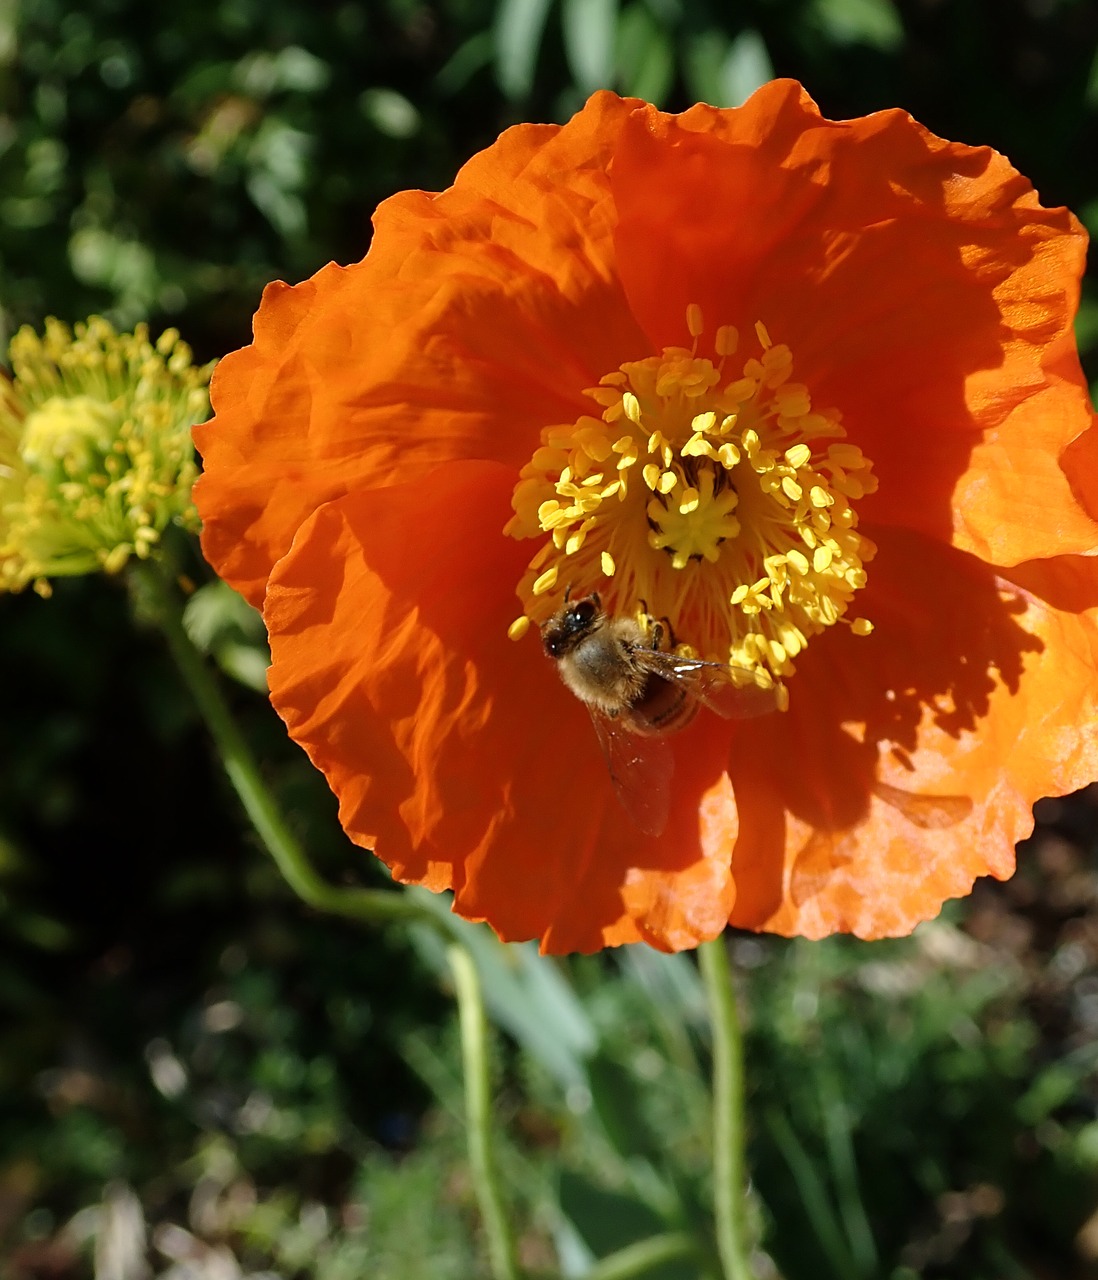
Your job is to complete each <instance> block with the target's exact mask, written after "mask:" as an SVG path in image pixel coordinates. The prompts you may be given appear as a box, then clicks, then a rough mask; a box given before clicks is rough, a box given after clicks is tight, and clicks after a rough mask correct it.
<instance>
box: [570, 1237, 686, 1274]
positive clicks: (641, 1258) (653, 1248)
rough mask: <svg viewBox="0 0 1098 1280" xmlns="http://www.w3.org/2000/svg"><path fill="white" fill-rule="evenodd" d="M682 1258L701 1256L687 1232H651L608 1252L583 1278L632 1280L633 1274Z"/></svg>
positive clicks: (643, 1272)
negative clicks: (652, 1234) (614, 1251)
mask: <svg viewBox="0 0 1098 1280" xmlns="http://www.w3.org/2000/svg"><path fill="white" fill-rule="evenodd" d="M683 1259H691V1260H693V1261H697V1260H698V1242H697V1241H696V1240H695V1239H694V1238H693V1236H689V1235H687V1234H686V1233H685V1232H681V1231H669V1232H667V1234H666V1235H660V1236H651V1237H649V1239H647V1240H639V1241H638V1242H637V1243H636V1244H631V1245H627V1246H626V1248H624V1249H619V1250H618V1251H617V1252H616V1253H610V1254H607V1255H606V1257H605V1258H600V1259H599V1260H598V1262H596V1263H595V1265H594V1266H593V1267H592V1268H591V1270H590V1271H588V1272H587V1273H586V1274H585V1275H584V1277H583V1280H633V1277H634V1276H643V1275H647V1274H648V1272H650V1271H654V1270H655V1269H656V1267H659V1266H662V1265H663V1264H664V1263H666V1262H680V1261H682V1260H683Z"/></svg>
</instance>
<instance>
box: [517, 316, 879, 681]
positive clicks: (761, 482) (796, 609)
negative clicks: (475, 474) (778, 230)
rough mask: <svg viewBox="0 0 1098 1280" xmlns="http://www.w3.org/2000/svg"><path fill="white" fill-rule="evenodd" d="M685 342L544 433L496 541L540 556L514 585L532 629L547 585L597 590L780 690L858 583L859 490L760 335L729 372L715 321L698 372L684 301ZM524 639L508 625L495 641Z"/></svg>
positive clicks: (576, 591)
mask: <svg viewBox="0 0 1098 1280" xmlns="http://www.w3.org/2000/svg"><path fill="white" fill-rule="evenodd" d="M686 330H687V332H688V333H689V334H690V336H691V338H692V339H693V344H692V346H691V347H690V348H689V349H687V348H683V347H669V348H666V349H665V350H664V351H663V352H662V354H661V355H659V356H650V357H648V358H646V359H643V360H637V361H632V362H629V363H626V364H623V365H622V366H621V367H620V368H619V369H617V370H615V371H614V372H612V373H609V374H607V375H606V376H605V377H604V378H603V379H602V381H601V382H600V383H599V385H598V386H597V387H593V388H591V389H590V390H589V391H588V392H587V394H588V395H589V396H590V397H591V399H592V400H594V401H595V403H596V404H597V405H598V407H599V410H600V412H599V415H598V416H597V417H596V416H594V415H590V416H588V415H584V416H582V417H580V418H579V419H577V421H575V422H572V423H567V424H564V425H560V426H552V427H549V428H547V429H546V430H545V431H544V432H543V434H542V441H541V447H540V448H538V449H537V451H536V452H535V453H534V456H533V457H532V458H531V460H530V462H529V463H528V464H527V465H526V466H525V467H524V468H523V469H522V472H521V476H520V479H519V482H518V484H517V485H516V487H515V492H514V495H513V499H512V505H513V509H514V516H513V517H512V519H511V520H510V522H509V523H508V525H507V530H506V531H507V533H508V534H510V535H511V536H512V537H515V538H529V539H532V540H535V541H537V542H538V543H539V546H538V549H537V550H536V551H535V552H534V554H533V556H532V558H531V561H530V566H529V569H528V571H527V573H526V575H525V576H524V578H523V580H522V581H521V582H520V583H519V586H518V595H519V599H520V600H521V602H522V618H526V619H529V621H531V622H535V623H542V622H544V621H545V620H546V619H547V618H548V617H550V616H551V615H552V613H553V612H555V611H556V610H557V609H559V608H560V606H561V603H562V600H563V591H562V589H561V588H562V587H563V586H564V584H567V585H568V587H569V590H570V592H571V597H572V598H576V597H578V596H581V595H584V594H587V593H589V592H592V591H598V592H599V593H600V595H601V597H602V601H603V604H604V606H605V607H606V608H607V609H608V610H609V611H610V612H611V613H612V614H630V615H631V614H634V613H636V612H637V610H638V609H639V608H643V609H645V610H646V611H647V612H648V613H650V614H651V615H652V616H653V617H658V618H666V619H668V620H669V621H670V623H671V626H672V629H673V631H674V634H675V635H676V637H678V639H679V640H680V641H681V642H683V644H684V646H686V647H688V648H689V649H690V650H692V651H693V652H695V653H697V654H699V655H701V656H704V657H707V658H709V659H711V660H714V661H721V662H727V663H729V664H730V665H731V666H733V667H735V668H738V669H747V670H748V671H750V672H752V673H754V675H755V677H756V678H757V679H759V680H762V681H764V682H766V681H770V680H779V679H781V678H783V677H785V676H788V675H790V674H792V672H793V670H794V659H795V658H796V656H797V655H798V654H799V653H801V652H802V651H803V650H804V648H805V646H806V645H807V644H808V642H809V640H810V639H811V637H812V636H813V635H815V634H817V633H819V632H820V631H822V630H823V629H824V628H826V627H830V626H832V625H833V624H834V623H836V622H838V621H840V619H843V620H846V619H845V618H844V615H845V614H846V613H847V610H848V608H849V606H850V603H851V600H852V598H853V596H854V594H855V592H857V591H858V590H859V589H860V588H861V587H862V586H863V585H864V584H865V580H866V573H865V564H866V562H867V561H868V560H870V559H871V558H872V556H873V554H874V551H875V548H874V546H873V544H872V543H871V542H870V541H869V540H868V539H867V538H866V537H865V536H864V535H863V534H861V533H859V532H858V527H857V526H858V521H857V516H856V514H855V511H854V506H853V504H854V503H855V502H856V501H857V499H859V498H861V497H862V496H863V495H864V494H867V493H871V492H872V491H873V490H874V489H875V488H876V480H875V478H874V477H873V475H872V472H871V469H870V463H869V462H868V461H867V460H866V459H865V458H864V457H863V456H862V453H861V450H860V449H858V448H857V447H856V446H854V445H852V444H849V443H846V442H845V440H844V436H845V433H844V431H843V428H842V426H841V424H840V420H839V415H838V413H837V412H836V411H834V410H830V411H821V410H818V409H815V408H814V407H813V405H812V400H811V395H810V392H809V389H808V388H807V387H806V386H804V385H803V384H802V383H798V382H794V381H793V378H792V373H793V355H792V352H791V351H790V350H789V348H788V347H787V346H784V345H781V344H775V343H773V342H772V340H771V338H770V335H769V333H768V332H767V330H766V328H765V326H764V325H762V324H761V323H758V324H756V325H755V337H756V340H757V343H758V348H757V351H756V353H755V354H753V355H750V356H749V357H748V358H747V359H746V360H745V361H744V362H743V364H742V365H740V366H739V367H738V368H734V367H729V366H730V365H731V364H732V359H731V358H732V357H733V355H734V354H735V352H736V348H737V346H738V335H737V331H736V330H735V329H734V328H733V327H732V326H731V325H722V326H721V327H720V328H719V329H718V330H717V334H716V338H715V341H714V343H713V356H712V358H711V357H708V356H705V355H702V354H700V353H699V350H698V348H699V345H700V340H701V338H702V336H703V333H704V327H703V318H702V315H701V310H700V308H698V307H697V306H695V305H692V306H691V307H690V308H688V311H687V317H686ZM850 625H851V628H852V630H853V631H854V633H855V634H858V635H865V634H867V633H868V632H869V631H870V630H871V629H872V627H871V624H870V623H869V622H868V621H867V620H865V619H861V618H859V619H856V620H854V621H853V622H851V623H850ZM527 629H528V627H527V625H526V624H524V623H523V622H522V620H521V618H520V619H519V620H517V622H516V624H513V625H512V627H511V629H510V632H509V634H511V635H512V637H513V638H516V639H517V638H519V636H520V635H521V634H524V633H525V631H526V630H527Z"/></svg>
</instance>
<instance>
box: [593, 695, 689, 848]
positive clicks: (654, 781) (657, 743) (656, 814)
mask: <svg viewBox="0 0 1098 1280" xmlns="http://www.w3.org/2000/svg"><path fill="white" fill-rule="evenodd" d="M588 710H589V711H590V713H591V723H592V724H593V725H594V726H595V736H596V737H597V738H598V740H599V746H600V747H602V754H603V755H604V756H605V757H606V764H607V767H608V768H609V770H610V780H611V782H613V784H614V791H615V793H616V795H617V797H618V800H619V801H620V802H621V806H622V808H623V809H624V810H625V812H626V813H627V814H628V815H629V817H630V819H631V820H632V822H633V825H634V826H635V827H637V829H638V830H639V831H642V832H643V833H644V834H645V835H646V836H658V835H662V834H663V830H664V828H665V827H666V826H667V818H668V815H669V813H670V811H671V774H672V773H673V772H674V769H675V756H674V753H673V752H672V750H671V747H670V746H669V745H668V743H667V741H666V739H664V738H658V737H647V736H645V735H642V734H639V733H632V732H631V731H630V730H629V729H627V728H626V727H625V726H624V725H623V724H622V723H621V721H620V720H615V719H614V718H613V717H612V716H608V715H606V714H605V712H602V711H600V710H599V709H598V708H597V707H591V706H589V707H588Z"/></svg>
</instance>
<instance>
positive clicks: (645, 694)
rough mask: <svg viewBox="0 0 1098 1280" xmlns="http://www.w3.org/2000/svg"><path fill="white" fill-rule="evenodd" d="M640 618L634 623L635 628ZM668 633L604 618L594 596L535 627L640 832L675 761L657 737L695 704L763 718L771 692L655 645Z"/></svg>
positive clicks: (672, 729)
mask: <svg viewBox="0 0 1098 1280" xmlns="http://www.w3.org/2000/svg"><path fill="white" fill-rule="evenodd" d="M642 618H643V622H642ZM665 639H670V636H669V629H668V628H665V627H664V626H663V624H662V623H660V622H658V621H656V620H655V619H653V618H648V617H645V616H644V615H641V617H637V618H630V617H611V616H610V615H609V614H608V613H607V612H606V611H605V610H604V609H603V607H602V601H601V600H600V599H599V596H598V595H597V594H593V595H589V596H584V597H583V598H582V599H580V600H573V601H569V600H568V597H567V595H566V596H565V603H564V607H563V608H562V609H560V611H559V612H557V613H555V614H554V615H553V616H552V617H551V618H550V619H549V621H548V622H546V623H545V624H544V625H543V626H542V628H541V641H542V645H543V646H544V648H545V652H546V654H548V656H549V657H550V658H552V659H553V660H554V661H555V662H556V664H557V670H558V671H559V672H560V677H561V679H562V680H563V681H564V683H565V685H566V686H567V687H568V688H569V689H570V690H571V691H572V693H574V694H575V695H576V697H577V698H579V700H580V701H581V702H582V703H583V704H584V705H585V706H586V707H587V710H588V711H589V712H590V713H591V722H592V723H593V724H594V726H595V734H596V736H597V737H598V740H599V745H600V746H601V747H602V753H603V755H604V756H605V757H606V763H607V765H608V767H609V769H610V778H611V780H612V781H613V784H614V790H615V792H616V793H617V797H618V799H619V800H620V801H621V804H622V807H623V808H624V809H625V811H626V813H627V814H628V815H629V817H630V818H631V819H632V821H633V823H634V824H635V825H636V826H637V827H638V828H639V829H640V830H641V831H642V832H644V834H645V835H649V836H658V835H660V834H661V832H662V831H663V829H664V827H665V826H666V825H667V818H668V813H669V811H670V804H671V785H670V784H671V774H672V772H673V771H674V767H675V757H674V753H673V752H672V750H671V747H670V744H669V743H668V741H667V739H668V738H669V737H670V736H671V735H672V734H675V733H678V732H679V731H680V730H681V729H685V728H686V726H687V725H688V724H689V723H690V722H691V721H692V720H693V719H694V717H695V716H696V715H697V713H698V710H699V708H700V707H708V708H709V710H711V711H714V712H716V714H717V715H719V716H722V717H724V718H725V719H740V718H744V717H747V716H756V715H765V714H766V713H767V712H769V711H773V710H774V709H775V708H776V707H777V706H778V698H779V690H778V688H777V687H776V686H770V687H764V686H762V685H760V684H758V683H754V676H753V675H751V673H749V672H746V671H745V672H744V673H743V675H744V678H745V680H746V681H747V683H744V684H737V682H736V679H735V676H734V675H733V673H732V670H731V669H730V668H729V667H728V666H726V665H725V664H724V663H720V662H702V661H701V660H700V659H698V658H686V657H683V656H682V655H681V654H678V653H675V652H673V651H672V650H668V649H665V648H663V647H661V646H662V645H663V642H664V640H665Z"/></svg>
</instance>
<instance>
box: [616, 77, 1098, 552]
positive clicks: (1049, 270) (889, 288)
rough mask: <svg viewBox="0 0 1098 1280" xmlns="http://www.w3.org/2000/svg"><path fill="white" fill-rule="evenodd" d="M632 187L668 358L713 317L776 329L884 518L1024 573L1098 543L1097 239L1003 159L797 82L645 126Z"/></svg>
mask: <svg viewBox="0 0 1098 1280" xmlns="http://www.w3.org/2000/svg"><path fill="white" fill-rule="evenodd" d="M611 185H612V188H613V192H614V197H615V200H616V203H617V208H618V216H619V226H618V230H617V233H616V237H615V239H616V244H617V248H618V270H619V272H620V273H621V276H622V280H623V283H624V286H625V289H626V293H627V295H628V297H629V300H630V303H631V305H632V306H633V308H634V311H635V312H636V314H637V316H638V318H639V320H640V322H641V324H642V325H643V326H644V328H645V331H646V333H647V334H648V336H649V338H650V340H651V342H652V344H653V345H654V346H655V347H656V348H659V347H660V346H662V345H664V344H669V343H673V342H676V341H679V342H681V340H682V334H681V320H680V317H681V316H682V314H683V313H684V310H685V308H686V306H687V304H688V303H692V302H693V303H698V304H699V305H700V306H701V308H702V311H703V314H704V315H705V317H706V322H707V324H708V325H710V326H712V327H714V328H715V327H716V326H717V325H719V324H724V323H733V324H736V325H738V326H739V327H740V328H741V329H743V328H745V327H749V326H751V325H752V324H754V323H755V321H757V320H761V321H763V323H765V324H766V325H767V327H768V329H769V331H770V334H771V336H772V337H773V339H774V341H776V342H786V343H788V344H789V345H790V347H791V348H792V350H793V352H794V354H795V359H796V367H797V376H798V378H800V379H802V380H803V381H805V382H806V383H807V385H808V386H809V387H810V388H811V390H812V394H813V397H814V400H815V401H816V403H818V404H825V405H833V406H835V407H837V408H838V409H839V410H840V411H841V412H842V414H843V420H844V423H845V425H846V427H847V429H848V432H849V434H850V437H851V439H852V440H854V441H855V442H856V443H857V444H859V445H860V446H861V448H862V449H863V450H864V452H865V453H866V454H867V456H869V457H871V458H872V459H873V462H874V468H875V471H876V473H877V475H878V477H879V479H880V488H879V491H878V494H877V496H876V498H870V499H868V500H867V501H866V502H865V504H864V506H863V508H862V511H863V518H864V519H867V520H875V521H880V522H885V523H898V524H903V525H906V526H908V527H910V528H913V529H919V530H922V531H924V532H927V533H930V534H932V535H934V536H937V537H941V538H943V539H949V540H952V541H953V543H954V545H956V546H958V547H960V548H962V549H965V550H970V551H974V552H975V553H976V554H978V555H980V556H981V557H983V558H985V559H987V560H989V561H991V562H994V563H997V564H1003V565H1009V564H1014V563H1017V562H1018V561H1020V560H1025V559H1030V558H1033V557H1037V556H1049V555H1054V554H1064V553H1071V552H1086V551H1089V550H1091V549H1093V548H1094V547H1095V546H1098V526H1096V525H1095V522H1094V520H1093V519H1092V518H1091V517H1090V516H1089V515H1087V514H1086V513H1085V512H1084V511H1083V510H1082V509H1081V507H1080V505H1079V503H1078V502H1077V501H1076V500H1075V499H1074V497H1073V495H1072V492H1071V489H1070V487H1069V485H1068V483H1067V480H1066V479H1065V476H1064V474H1063V472H1062V471H1061V469H1060V467H1059V465H1058V458H1059V455H1060V453H1061V451H1062V450H1063V449H1064V448H1065V446H1066V445H1067V444H1068V442H1069V441H1070V440H1071V439H1072V438H1073V436H1075V435H1076V434H1077V433H1078V431H1079V424H1080V417H1081V415H1085V414H1086V392H1085V387H1084V383H1083V379H1082V376H1081V373H1080V370H1079V366H1078V360H1077V358H1076V356H1075V351H1074V341H1073V336H1072V321H1073V317H1074V313H1075V308H1076V305H1077V301H1078V281H1079V277H1080V275H1081V273H1082V269H1083V264H1084V258H1085V251H1086V235H1085V233H1084V232H1083V230H1082V228H1081V227H1080V226H1079V224H1078V222H1077V221H1076V220H1075V219H1074V218H1073V217H1072V216H1071V214H1070V213H1068V212H1067V211H1066V210H1063V209H1053V210H1046V209H1042V208H1041V207H1040V205H1039V203H1038V200H1037V197H1036V194H1035V193H1034V191H1033V189H1032V187H1031V186H1030V184H1029V183H1028V182H1027V181H1026V180H1025V179H1024V178H1023V177H1022V176H1021V175H1019V174H1018V173H1016V172H1015V171H1014V170H1013V169H1012V168H1011V166H1010V164H1009V163H1008V162H1007V161H1006V160H1005V159H1004V158H1003V157H1002V156H1000V155H998V154H996V153H995V152H993V151H990V150H989V149H987V148H971V147H964V146H959V145H957V144H955V143H949V142H945V141H943V140H942V139H940V138H936V137H935V136H934V135H933V134H931V133H929V132H928V131H927V130H926V129H924V128H922V126H920V125H919V124H917V123H916V122H915V121H913V120H912V119H911V117H910V116H908V115H907V114H906V113H904V112H901V111H882V112H877V113H876V114H874V115H871V116H866V117H864V118H862V119H858V120H851V121H828V120H824V119H822V118H821V117H820V115H819V112H818V110H817V108H816V106H815V104H814V103H813V102H812V100H811V99H810V98H809V97H808V95H807V94H805V92H804V91H803V89H801V88H800V86H799V85H797V84H795V83H794V82H792V81H776V82H774V83H772V84H769V85H766V86H764V87H763V88H762V89H760V90H759V91H758V92H757V93H756V94H755V95H754V96H753V97H752V98H751V99H750V100H749V101H748V102H747V103H746V104H745V105H744V106H743V107H742V108H740V109H739V110H736V111H719V110H717V109H716V108H712V107H704V106H699V107H695V108H693V109H691V110H690V111H688V112H686V113H685V114H684V115H682V116H678V117H676V116H667V115H663V114H662V113H660V112H658V111H656V110H655V109H654V108H646V109H645V110H643V111H637V112H635V113H634V114H633V115H631V116H630V117H629V118H628V119H627V121H626V122H625V125H624V128H623V130H622V135H621V139H620V142H619V144H618V147H617V149H616V151H615V155H614V167H613V170H612V173H611ZM657 244H658V245H659V252H653V251H652V246H653V245H657Z"/></svg>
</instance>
